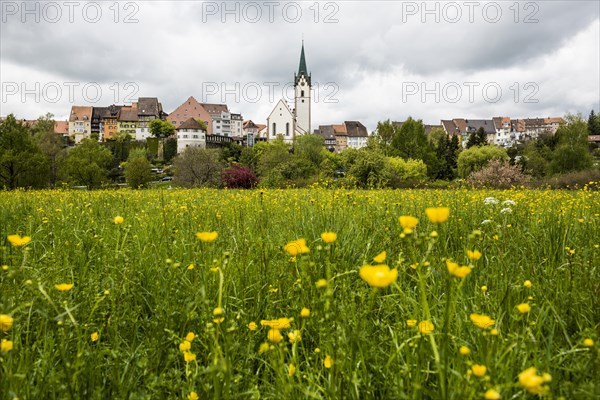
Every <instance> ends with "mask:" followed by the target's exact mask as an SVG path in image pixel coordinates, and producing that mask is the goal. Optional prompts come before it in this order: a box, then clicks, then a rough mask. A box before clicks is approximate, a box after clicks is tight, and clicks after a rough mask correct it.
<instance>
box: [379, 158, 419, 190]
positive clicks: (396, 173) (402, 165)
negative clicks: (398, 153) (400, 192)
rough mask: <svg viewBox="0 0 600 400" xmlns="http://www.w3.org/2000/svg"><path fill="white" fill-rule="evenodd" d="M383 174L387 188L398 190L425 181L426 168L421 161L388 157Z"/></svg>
mask: <svg viewBox="0 0 600 400" xmlns="http://www.w3.org/2000/svg"><path fill="white" fill-rule="evenodd" d="M384 173H385V175H386V184H387V185H388V186H390V187H393V188H400V187H405V186H407V185H408V186H412V185H415V184H417V183H419V182H423V181H425V180H426V179H427V166H426V165H425V163H424V162H423V161H422V160H411V159H408V160H404V159H403V158H400V157H388V158H387V159H386V165H385V171H384Z"/></svg>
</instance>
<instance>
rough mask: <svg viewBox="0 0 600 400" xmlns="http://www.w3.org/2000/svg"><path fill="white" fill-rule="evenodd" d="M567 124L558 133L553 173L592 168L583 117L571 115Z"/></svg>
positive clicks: (553, 155) (551, 168) (553, 157)
mask: <svg viewBox="0 0 600 400" xmlns="http://www.w3.org/2000/svg"><path fill="white" fill-rule="evenodd" d="M566 119H567V121H568V122H567V124H565V125H561V126H560V127H559V128H558V130H557V131H556V134H555V136H556V141H557V145H556V148H555V149H554V151H553V152H552V162H551V163H550V170H551V171H552V172H553V173H556V174H558V173H565V172H571V171H581V170H584V169H587V168H590V167H591V166H592V155H591V154H590V152H589V149H588V130H587V126H586V123H585V121H584V120H583V118H581V116H573V115H569V116H567V117H566Z"/></svg>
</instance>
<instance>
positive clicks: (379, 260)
mask: <svg viewBox="0 0 600 400" xmlns="http://www.w3.org/2000/svg"><path fill="white" fill-rule="evenodd" d="M386 257H387V253H386V252H385V251H382V252H381V253H379V254H377V255H376V256H375V257H373V262H376V263H377V264H382V263H383V262H384V261H385V259H386Z"/></svg>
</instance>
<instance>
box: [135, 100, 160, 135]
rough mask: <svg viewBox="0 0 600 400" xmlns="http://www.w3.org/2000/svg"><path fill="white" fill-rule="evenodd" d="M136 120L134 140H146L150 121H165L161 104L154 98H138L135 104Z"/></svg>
mask: <svg viewBox="0 0 600 400" xmlns="http://www.w3.org/2000/svg"><path fill="white" fill-rule="evenodd" d="M137 110H138V111H137V112H138V120H137V126H136V128H135V140H146V139H148V138H149V137H150V136H151V135H150V121H152V120H153V119H166V117H167V113H165V112H164V111H163V108H162V104H161V103H159V102H158V99H157V98H156V97H140V98H139V99H138V102H137Z"/></svg>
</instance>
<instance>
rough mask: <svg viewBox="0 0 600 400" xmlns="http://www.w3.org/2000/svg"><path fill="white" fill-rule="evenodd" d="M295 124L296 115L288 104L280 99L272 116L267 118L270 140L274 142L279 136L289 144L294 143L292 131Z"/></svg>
mask: <svg viewBox="0 0 600 400" xmlns="http://www.w3.org/2000/svg"><path fill="white" fill-rule="evenodd" d="M293 124H294V113H293V112H292V110H290V108H289V107H288V105H287V103H286V102H285V101H284V100H283V99H280V100H279V101H278V102H277V104H276V105H275V107H274V108H273V111H271V114H269V116H268V117H267V127H268V138H269V140H274V139H276V138H277V136H278V135H279V136H280V137H281V138H282V139H283V140H284V141H286V142H287V143H292V141H293V134H292V129H294V127H293Z"/></svg>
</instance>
